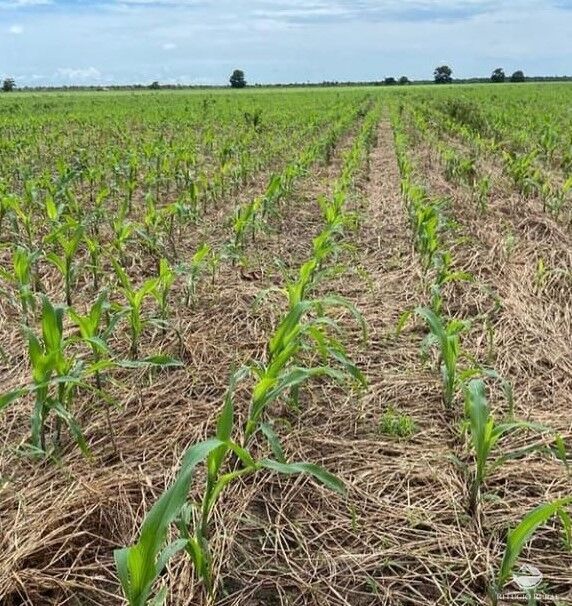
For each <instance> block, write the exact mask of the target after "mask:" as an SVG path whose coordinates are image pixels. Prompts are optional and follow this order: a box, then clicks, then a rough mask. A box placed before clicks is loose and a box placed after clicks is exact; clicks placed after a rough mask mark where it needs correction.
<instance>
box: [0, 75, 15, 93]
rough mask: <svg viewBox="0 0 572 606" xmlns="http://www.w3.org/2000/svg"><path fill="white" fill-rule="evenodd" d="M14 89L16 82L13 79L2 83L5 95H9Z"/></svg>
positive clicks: (7, 79)
mask: <svg viewBox="0 0 572 606" xmlns="http://www.w3.org/2000/svg"><path fill="white" fill-rule="evenodd" d="M15 88H16V81H15V80H14V78H6V79H5V80H4V82H2V90H3V91H4V92H5V93H11V92H12V91H13V90H14V89H15Z"/></svg>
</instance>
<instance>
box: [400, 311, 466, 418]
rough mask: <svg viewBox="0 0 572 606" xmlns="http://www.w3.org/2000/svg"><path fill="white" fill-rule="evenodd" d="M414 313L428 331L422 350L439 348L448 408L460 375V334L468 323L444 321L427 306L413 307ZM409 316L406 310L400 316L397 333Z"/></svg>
mask: <svg viewBox="0 0 572 606" xmlns="http://www.w3.org/2000/svg"><path fill="white" fill-rule="evenodd" d="M415 314H416V315H418V316H419V317H420V318H422V319H423V320H424V321H425V323H426V324H427V327H428V328H429V331H430V332H429V334H428V335H427V337H426V338H425V339H424V341H423V345H422V350H423V352H426V351H427V350H428V349H429V348H430V347H432V346H436V347H437V348H438V350H439V367H440V369H441V378H442V383H443V402H444V403H445V406H446V408H447V409H449V410H450V408H451V406H452V404H453V400H454V397H455V391H456V389H457V386H458V384H459V380H460V375H461V372H460V368H459V360H460V358H461V356H462V349H461V335H462V333H463V332H465V331H466V330H467V329H468V328H469V323H468V322H466V321H463V320H456V319H452V320H449V321H448V322H445V321H444V320H443V318H442V316H440V315H438V314H436V313H435V312H434V311H433V310H432V309H429V308H428V307H418V308H417V309H415ZM409 316H411V312H406V313H405V314H403V316H402V317H401V319H400V321H399V325H398V333H399V332H400V330H401V328H402V327H403V325H404V324H405V323H406V322H407V320H408V318H409Z"/></svg>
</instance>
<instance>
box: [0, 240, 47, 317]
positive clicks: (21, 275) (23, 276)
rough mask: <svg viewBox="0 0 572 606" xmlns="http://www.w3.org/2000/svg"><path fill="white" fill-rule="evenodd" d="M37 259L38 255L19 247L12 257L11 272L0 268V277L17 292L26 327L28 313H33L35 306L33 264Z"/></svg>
mask: <svg viewBox="0 0 572 606" xmlns="http://www.w3.org/2000/svg"><path fill="white" fill-rule="evenodd" d="M38 257H39V254H38V253H31V252H30V251H29V250H27V249H26V248H23V247H21V246H19V247H18V248H16V250H15V251H14V253H13V255H12V267H13V271H12V272H9V271H6V270H4V269H1V268H0V276H2V277H3V278H4V279H5V280H6V281H7V282H11V283H13V284H14V285H15V287H16V289H17V290H18V300H19V303H20V308H21V310H22V316H23V317H24V322H25V324H26V325H27V324H28V320H29V317H28V316H29V313H30V311H34V309H35V306H36V301H35V298H34V291H35V288H36V284H35V283H36V276H35V264H36V261H37V259H38Z"/></svg>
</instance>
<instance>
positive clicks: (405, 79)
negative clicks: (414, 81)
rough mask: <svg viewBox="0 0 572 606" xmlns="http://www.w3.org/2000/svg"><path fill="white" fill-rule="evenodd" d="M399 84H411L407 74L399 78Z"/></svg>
mask: <svg viewBox="0 0 572 606" xmlns="http://www.w3.org/2000/svg"><path fill="white" fill-rule="evenodd" d="M398 84H401V85H402V86H403V85H404V84H410V82H409V78H408V77H407V76H401V78H399V81H398Z"/></svg>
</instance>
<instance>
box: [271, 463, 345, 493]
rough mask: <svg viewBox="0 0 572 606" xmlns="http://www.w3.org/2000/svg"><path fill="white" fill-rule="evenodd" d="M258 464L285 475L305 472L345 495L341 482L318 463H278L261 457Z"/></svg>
mask: <svg viewBox="0 0 572 606" xmlns="http://www.w3.org/2000/svg"><path fill="white" fill-rule="evenodd" d="M259 465H260V467H263V468H264V469H269V470H270V471H275V472H277V473H280V474H285V475H296V474H300V473H303V474H307V475H310V476H312V477H313V478H314V479H315V480H317V481H318V482H320V484H323V485H324V486H325V487H326V488H329V489H330V490H332V491H334V492H337V493H338V494H341V495H345V493H346V489H345V486H344V484H343V482H342V481H341V480H340V479H339V478H337V477H336V476H335V475H333V474H332V473H330V472H329V471H326V470H325V469H324V468H323V467H320V466H319V465H313V464H312V463H280V462H278V461H274V460H272V459H263V460H262V461H260V463H259Z"/></svg>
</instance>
